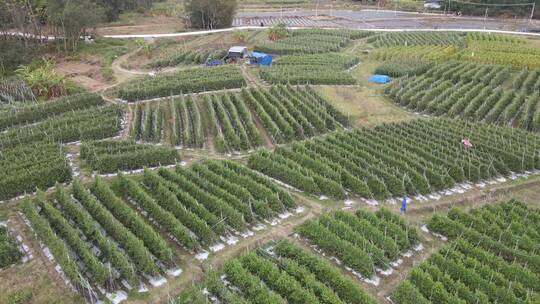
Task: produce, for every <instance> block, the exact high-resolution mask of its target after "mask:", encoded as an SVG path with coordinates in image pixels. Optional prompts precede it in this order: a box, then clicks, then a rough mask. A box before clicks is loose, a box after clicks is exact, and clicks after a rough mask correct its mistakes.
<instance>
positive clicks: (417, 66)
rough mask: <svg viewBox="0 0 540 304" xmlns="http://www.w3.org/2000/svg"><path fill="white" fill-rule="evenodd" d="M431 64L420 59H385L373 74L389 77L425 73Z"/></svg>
mask: <svg viewBox="0 0 540 304" xmlns="http://www.w3.org/2000/svg"><path fill="white" fill-rule="evenodd" d="M430 68H431V64H430V63H428V62H427V61H424V60H422V59H390V60H385V61H384V62H383V63H381V64H380V65H379V66H378V67H377V68H376V69H375V74H382V75H388V76H390V77H401V76H413V75H419V74H423V73H425V72H426V71H427V70H429V69H430Z"/></svg>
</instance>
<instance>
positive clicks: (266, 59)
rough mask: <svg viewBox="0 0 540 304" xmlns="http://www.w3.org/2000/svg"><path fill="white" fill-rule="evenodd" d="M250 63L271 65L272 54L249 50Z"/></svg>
mask: <svg viewBox="0 0 540 304" xmlns="http://www.w3.org/2000/svg"><path fill="white" fill-rule="evenodd" d="M249 57H250V60H249V63H251V64H260V65H272V56H271V55H268V54H265V53H260V52H251V53H250V54H249Z"/></svg>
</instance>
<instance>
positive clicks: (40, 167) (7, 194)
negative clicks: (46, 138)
mask: <svg viewBox="0 0 540 304" xmlns="http://www.w3.org/2000/svg"><path fill="white" fill-rule="evenodd" d="M0 168H2V175H0V200H6V199H11V198H14V197H16V196H19V195H23V194H25V193H28V194H29V193H33V192H35V191H36V188H40V189H48V188H49V187H52V186H54V185H55V183H57V182H59V183H64V182H69V181H70V180H71V169H70V167H69V164H68V161H67V159H66V155H65V151H64V149H63V148H62V147H61V146H60V145H58V144H48V143H40V144H28V145H20V146H16V147H14V148H10V149H6V150H5V151H2V153H0Z"/></svg>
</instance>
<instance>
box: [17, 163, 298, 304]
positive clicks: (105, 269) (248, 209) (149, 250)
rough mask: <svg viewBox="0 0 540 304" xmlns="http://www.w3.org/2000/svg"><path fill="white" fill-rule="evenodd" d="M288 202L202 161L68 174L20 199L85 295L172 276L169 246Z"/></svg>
mask: <svg viewBox="0 0 540 304" xmlns="http://www.w3.org/2000/svg"><path fill="white" fill-rule="evenodd" d="M114 165H115V164H114V163H112V164H111V166H114ZM107 171H109V170H107ZM295 206H296V203H295V202H294V200H293V199H292V197H291V196H290V195H289V194H288V193H287V192H285V191H284V190H282V189H281V188H279V187H278V186H276V185H275V184H273V183H272V182H271V181H270V180H268V179H266V178H264V177H262V176H261V175H259V174H257V173H255V172H253V171H251V170H250V169H248V168H246V167H243V166H242V165H239V164H237V163H233V162H230V161H207V162H203V163H199V164H196V165H194V166H193V167H192V168H190V169H183V168H181V167H177V168H176V169H174V170H169V169H164V168H161V169H159V170H157V171H155V172H154V171H149V170H145V171H144V174H143V175H142V176H141V177H140V178H128V177H125V176H122V175H119V176H118V177H116V178H114V179H113V180H112V181H111V182H107V181H105V180H104V179H102V178H99V177H98V178H96V179H94V180H93V181H92V182H91V183H90V184H89V185H87V186H86V185H84V184H82V183H81V182H80V181H79V180H75V181H74V183H73V184H72V186H71V187H70V188H69V189H65V188H64V187H62V186H59V185H58V186H57V187H56V190H55V193H54V195H52V196H51V197H50V198H47V197H46V196H45V195H44V193H38V195H37V197H36V198H34V199H26V200H25V201H24V203H23V211H24V214H25V216H26V218H27V219H28V220H29V222H30V224H31V226H32V227H33V229H34V231H35V233H36V234H37V236H38V237H39V239H41V240H42V241H43V242H44V243H45V244H46V245H47V246H48V248H49V250H50V252H51V253H52V254H53V256H54V257H55V260H56V262H57V263H58V264H59V265H60V266H61V267H62V270H63V273H64V274H65V276H66V277H67V278H68V279H69V281H70V282H71V284H73V286H74V287H75V288H77V289H78V290H79V291H80V292H81V294H83V295H85V296H86V297H89V298H92V297H94V295H93V293H92V292H91V290H93V289H96V288H98V287H100V288H106V289H107V290H110V291H113V290H115V288H121V286H122V285H123V286H124V288H128V289H130V287H126V283H122V280H125V282H127V283H128V284H129V285H128V286H131V287H138V286H139V285H140V284H147V283H148V282H147V280H150V283H152V282H151V280H152V278H157V279H159V278H160V277H161V276H171V275H170V274H169V275H166V274H167V273H169V272H168V270H169V271H170V270H171V269H174V268H176V267H178V265H177V262H178V255H179V253H178V252H177V251H176V250H174V249H175V248H176V247H181V248H183V250H186V251H187V252H190V253H193V252H195V251H198V250H201V249H203V248H208V247H209V246H211V245H215V244H216V243H218V242H220V237H228V236H232V235H234V234H238V233H241V232H244V231H246V230H247V229H249V228H250V227H251V226H252V225H256V224H257V223H260V222H262V221H264V220H265V219H269V218H271V217H274V216H276V215H277V214H278V213H283V212H285V211H287V210H291V209H293V208H295ZM72 223H75V224H76V225H72ZM98 223H99V226H98V225H97V224H98ZM98 227H101V228H98ZM109 265H110V266H109ZM109 267H111V269H113V271H109ZM149 276H150V277H149ZM86 281H89V282H90V284H89V285H88V284H86V283H85V282H86ZM143 282H146V283H143Z"/></svg>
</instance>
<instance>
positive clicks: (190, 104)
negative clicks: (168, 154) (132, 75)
mask: <svg viewBox="0 0 540 304" xmlns="http://www.w3.org/2000/svg"><path fill="white" fill-rule="evenodd" d="M202 107H203V105H202V104H201V103H200V102H199V101H198V100H196V99H194V98H193V97H191V96H188V97H185V98H184V97H180V98H174V99H171V100H167V101H162V102H148V103H138V104H136V105H134V106H132V107H131V108H132V111H133V117H134V118H133V121H132V125H131V129H130V133H131V134H130V135H131V138H132V139H133V140H136V141H142V142H150V143H159V142H165V143H168V144H170V145H172V146H182V147H185V148H202V147H203V146H204V143H205V140H206V133H205V130H204V129H203V122H202V115H201V113H202V112H204V108H203V109H202V111H201V108H202Z"/></svg>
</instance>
